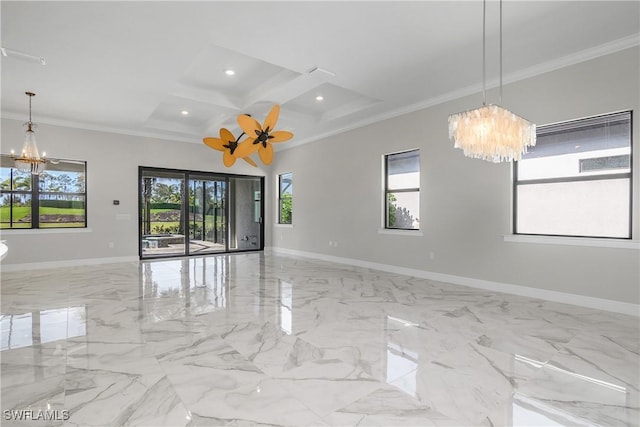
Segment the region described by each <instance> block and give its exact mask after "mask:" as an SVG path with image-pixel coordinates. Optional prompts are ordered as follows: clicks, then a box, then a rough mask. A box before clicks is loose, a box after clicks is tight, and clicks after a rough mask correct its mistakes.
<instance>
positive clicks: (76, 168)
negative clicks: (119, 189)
mask: <svg viewBox="0 0 640 427" xmlns="http://www.w3.org/2000/svg"><path fill="white" fill-rule="evenodd" d="M86 169H87V166H86V162H78V161H72V160H56V162H55V163H54V162H52V161H49V162H48V163H47V169H46V170H45V171H44V172H43V173H42V174H40V175H31V174H30V173H28V172H27V173H25V172H20V171H19V170H17V169H15V168H14V167H13V160H11V157H10V156H8V155H2V156H0V228H2V229H24V228H73V227H86V226H87V214H86V212H87V211H86V203H87V193H86V185H85V181H86Z"/></svg>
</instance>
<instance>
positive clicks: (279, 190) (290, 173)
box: [278, 172, 293, 225]
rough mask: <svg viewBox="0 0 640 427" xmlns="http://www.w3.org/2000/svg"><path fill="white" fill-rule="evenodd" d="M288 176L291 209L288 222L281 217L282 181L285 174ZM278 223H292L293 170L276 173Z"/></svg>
mask: <svg viewBox="0 0 640 427" xmlns="http://www.w3.org/2000/svg"><path fill="white" fill-rule="evenodd" d="M287 175H288V176H289V179H290V185H289V187H290V188H291V211H290V212H289V222H285V221H283V219H282V202H283V201H284V198H283V197H282V195H283V189H282V181H283V178H284V177H285V176H287ZM278 224H281V225H293V172H285V173H281V174H278Z"/></svg>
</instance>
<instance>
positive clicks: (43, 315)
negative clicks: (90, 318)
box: [0, 306, 87, 351]
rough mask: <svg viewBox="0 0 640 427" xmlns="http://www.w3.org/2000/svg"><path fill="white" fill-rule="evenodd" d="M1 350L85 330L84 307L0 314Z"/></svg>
mask: <svg viewBox="0 0 640 427" xmlns="http://www.w3.org/2000/svg"><path fill="white" fill-rule="evenodd" d="M0 327H1V328H2V348H1V350H2V351H4V350H11V349H16V348H21V347H29V346H32V345H40V344H45V343H50V342H54V341H58V340H64V339H68V338H75V337H80V336H84V335H86V334H87V307H86V306H81V307H68V308H58V309H49V310H41V311H33V312H31V313H23V314H2V315H0Z"/></svg>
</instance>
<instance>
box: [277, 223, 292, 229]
mask: <svg viewBox="0 0 640 427" xmlns="http://www.w3.org/2000/svg"><path fill="white" fill-rule="evenodd" d="M273 226H274V227H275V228H293V224H280V223H278V222H276V223H274V224H273Z"/></svg>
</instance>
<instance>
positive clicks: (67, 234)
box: [0, 118, 265, 265]
mask: <svg viewBox="0 0 640 427" xmlns="http://www.w3.org/2000/svg"><path fill="white" fill-rule="evenodd" d="M36 119H37V118H36ZM36 122H37V120H36ZM36 139H37V141H38V148H39V149H40V151H46V152H47V155H48V156H49V157H53V158H55V157H59V158H63V159H74V160H86V161H87V194H88V196H87V197H88V200H87V218H88V229H89V231H87V232H78V231H76V230H63V231H44V230H32V231H28V232H24V231H13V230H8V231H3V232H1V234H0V235H1V237H2V239H3V240H7V244H8V246H9V254H8V255H7V257H6V258H5V259H4V260H3V261H2V264H3V265H7V264H31V263H42V262H57V261H69V260H79V259H96V258H98V259H99V258H111V257H117V258H120V257H137V256H138V239H137V238H138V187H137V181H138V166H151V167H160V168H173V169H188V170H195V171H207V172H222V173H234V174H247V175H256V176H264V175H265V170H264V169H262V168H260V167H258V168H254V167H252V166H249V165H248V164H246V163H245V162H238V163H237V164H236V165H234V166H233V167H232V168H226V167H225V166H224V165H223V164H222V153H220V152H217V151H214V150H212V149H211V148H209V147H207V146H205V145H204V144H201V143H200V144H196V143H194V144H189V143H183V142H171V141H164V140H160V139H153V138H143V137H138V136H130V135H121V134H114V133H106V132H96V131H90V130H82V129H73V128H66V127H59V126H51V125H44V124H39V126H38V129H36ZM23 142H24V131H23V128H22V122H20V121H15V120H7V119H3V120H2V153H9V151H10V150H11V148H14V149H15V150H16V151H18V150H20V149H21V148H22V143H23ZM115 199H117V200H120V205H119V206H114V205H113V200H115ZM109 243H113V248H111V247H109Z"/></svg>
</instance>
